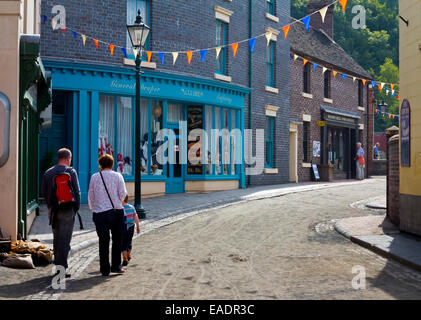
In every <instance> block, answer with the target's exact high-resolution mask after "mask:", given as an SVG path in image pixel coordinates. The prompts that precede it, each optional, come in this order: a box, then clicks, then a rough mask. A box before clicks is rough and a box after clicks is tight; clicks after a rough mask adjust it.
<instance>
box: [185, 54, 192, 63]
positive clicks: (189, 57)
mask: <svg viewBox="0 0 421 320" xmlns="http://www.w3.org/2000/svg"><path fill="white" fill-rule="evenodd" d="M186 54H187V60H188V62H189V64H190V62H191V57H192V56H193V51H187V52H186Z"/></svg>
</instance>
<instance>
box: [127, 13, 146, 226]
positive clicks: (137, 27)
mask: <svg viewBox="0 0 421 320" xmlns="http://www.w3.org/2000/svg"><path fill="white" fill-rule="evenodd" d="M150 30H151V29H150V28H149V27H148V26H147V25H146V24H144V23H143V22H142V17H141V16H140V10H138V11H137V17H136V21H135V23H134V24H132V25H127V31H128V32H129V35H130V40H131V42H132V45H133V48H136V49H137V50H138V52H137V55H136V58H135V62H136V126H135V131H136V135H135V148H136V151H135V176H134V177H135V178H134V179H135V184H134V185H135V187H134V207H135V209H136V212H137V215H138V217H139V218H140V219H145V217H146V215H145V209H144V208H143V207H142V203H141V195H140V194H141V193H140V188H141V187H140V186H141V180H140V179H141V174H140V166H141V159H140V73H141V71H140V62H141V60H140V56H141V53H142V50H143V48H144V47H145V43H146V39H147V38H148V35H149V32H150Z"/></svg>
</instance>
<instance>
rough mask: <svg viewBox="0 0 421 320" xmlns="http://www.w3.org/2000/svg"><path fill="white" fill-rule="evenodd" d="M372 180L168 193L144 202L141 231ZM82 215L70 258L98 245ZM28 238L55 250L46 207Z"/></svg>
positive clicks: (86, 213)
mask: <svg viewBox="0 0 421 320" xmlns="http://www.w3.org/2000/svg"><path fill="white" fill-rule="evenodd" d="M373 179H374V178H373ZM373 179H366V180H364V181H361V182H360V181H357V180H340V181H334V182H307V183H299V184H296V183H289V184H280V185H267V186H257V187H249V188H247V189H236V190H229V191H217V192H208V193H196V194H188V193H181V194H168V195H165V196H160V197H154V198H146V199H142V205H143V207H144V208H145V209H146V219H142V220H141V222H140V228H141V229H143V230H150V229H155V228H157V224H158V225H159V226H163V225H168V224H171V223H174V222H176V221H179V220H181V219H184V218H186V217H188V216H192V215H195V214H197V213H200V212H203V211H206V210H210V209H215V208H218V207H220V208H222V207H225V206H229V205H233V204H237V203H241V202H248V201H253V200H259V199H267V198H273V197H279V196H282V195H286V194H291V193H296V192H304V191H313V190H320V189H325V188H336V187H340V186H349V185H353V184H364V183H369V182H370V181H372V180H373ZM375 179H378V178H375ZM79 213H80V215H81V217H82V221H83V225H84V230H80V229H79V221H78V220H77V219H76V221H75V227H74V232H73V238H72V241H71V244H70V245H71V251H70V255H73V254H75V253H76V252H78V251H80V250H83V249H85V248H87V247H89V246H92V245H94V244H97V243H98V237H97V234H96V231H95V225H94V223H93V221H92V213H91V211H90V210H89V207H88V205H86V204H85V205H81V208H80V210H79ZM28 239H30V240H31V239H38V240H40V241H41V242H43V243H44V244H46V245H47V246H48V247H50V248H52V244H53V234H52V231H51V226H49V224H48V214H47V207H46V206H45V205H42V206H41V208H40V215H39V216H38V217H36V219H35V221H34V223H33V225H32V227H31V230H30V232H29V236H28Z"/></svg>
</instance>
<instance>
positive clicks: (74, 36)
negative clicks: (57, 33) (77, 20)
mask: <svg viewBox="0 0 421 320" xmlns="http://www.w3.org/2000/svg"><path fill="white" fill-rule="evenodd" d="M72 32H73V38H75V39H76V38H77V33H76V31H72Z"/></svg>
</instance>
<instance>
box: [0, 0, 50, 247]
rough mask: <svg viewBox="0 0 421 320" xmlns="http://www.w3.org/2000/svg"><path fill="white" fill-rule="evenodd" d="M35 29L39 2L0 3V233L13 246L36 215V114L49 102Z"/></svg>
mask: <svg viewBox="0 0 421 320" xmlns="http://www.w3.org/2000/svg"><path fill="white" fill-rule="evenodd" d="M40 29H41V0H1V1H0V35H1V36H0V70H1V72H0V74H1V76H0V204H1V206H0V229H1V231H2V234H3V236H4V237H11V238H12V240H16V238H17V237H18V235H20V236H22V238H25V237H26V234H27V232H28V230H29V228H30V226H31V222H32V221H33V219H34V218H35V215H36V212H37V210H38V194H37V192H38V191H37V183H38V171H37V166H38V164H37V161H34V159H37V157H38V141H37V140H38V134H37V132H38V130H39V128H38V127H39V112H41V111H42V110H44V109H45V108H46V106H48V104H49V103H50V101H51V92H49V88H50V87H51V84H50V82H49V80H48V75H47V73H46V72H45V70H44V67H43V65H42V61H41V59H40V57H39V44H40Z"/></svg>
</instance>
